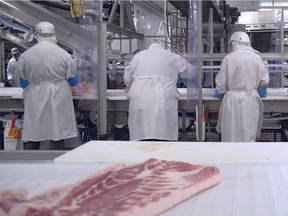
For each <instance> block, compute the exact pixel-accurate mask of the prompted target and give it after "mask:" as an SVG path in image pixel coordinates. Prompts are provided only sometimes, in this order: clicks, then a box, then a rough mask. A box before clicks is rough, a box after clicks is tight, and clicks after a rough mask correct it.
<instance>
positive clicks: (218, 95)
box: [213, 89, 225, 99]
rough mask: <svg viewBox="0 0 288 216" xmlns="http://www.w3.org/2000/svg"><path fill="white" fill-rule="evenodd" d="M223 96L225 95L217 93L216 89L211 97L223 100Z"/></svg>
mask: <svg viewBox="0 0 288 216" xmlns="http://www.w3.org/2000/svg"><path fill="white" fill-rule="evenodd" d="M224 94H225V93H219V92H218V91H217V89H216V90H215V93H214V95H213V97H217V98H219V99H223V97H224Z"/></svg>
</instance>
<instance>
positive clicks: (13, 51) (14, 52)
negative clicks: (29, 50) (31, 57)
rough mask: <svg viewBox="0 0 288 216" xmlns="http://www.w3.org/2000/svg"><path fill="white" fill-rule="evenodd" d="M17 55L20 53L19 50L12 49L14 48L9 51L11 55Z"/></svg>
mask: <svg viewBox="0 0 288 216" xmlns="http://www.w3.org/2000/svg"><path fill="white" fill-rule="evenodd" d="M17 53H20V51H19V49H18V48H17V47H14V48H12V49H11V54H12V55H15V54H17Z"/></svg>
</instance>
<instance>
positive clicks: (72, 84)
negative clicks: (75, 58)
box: [68, 74, 80, 87]
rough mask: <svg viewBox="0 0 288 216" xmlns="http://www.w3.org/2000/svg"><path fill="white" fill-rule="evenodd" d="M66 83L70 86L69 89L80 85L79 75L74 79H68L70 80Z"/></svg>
mask: <svg viewBox="0 0 288 216" xmlns="http://www.w3.org/2000/svg"><path fill="white" fill-rule="evenodd" d="M68 82H69V84H70V86H71V87H73V86H76V85H78V84H79V83H80V76H79V74H77V75H76V76H74V77H70V78H69V79H68Z"/></svg>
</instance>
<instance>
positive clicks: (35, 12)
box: [0, 0, 93, 50]
mask: <svg viewBox="0 0 288 216" xmlns="http://www.w3.org/2000/svg"><path fill="white" fill-rule="evenodd" d="M0 13H2V14H4V15H6V16H8V17H11V18H12V19H14V20H15V21H17V22H18V23H20V24H22V25H23V26H26V27H27V28H34V26H35V25H36V24H37V23H39V22H41V21H48V22H51V23H53V25H54V26H55V29H56V35H57V40H58V42H59V43H61V44H63V45H65V46H67V47H69V48H71V49H74V50H78V43H79V41H80V40H83V39H81V37H79V31H80V29H79V28H80V26H79V25H78V24H75V23H73V22H71V21H69V20H67V19H65V18H63V17H62V16H60V15H57V14H55V13H53V12H51V11H49V10H47V9H45V8H43V7H41V6H40V5H37V4H35V3H33V2H31V1H2V0H1V1H0ZM81 31H82V32H83V31H86V30H85V29H84V28H83V29H81ZM89 35H90V37H91V38H92V37H93V35H91V34H87V36H89ZM85 40H86V42H89V38H88V40H87V38H85ZM91 41H92V40H91ZM23 43H24V41H23ZM22 46H23V44H22Z"/></svg>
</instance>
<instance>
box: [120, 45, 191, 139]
mask: <svg viewBox="0 0 288 216" xmlns="http://www.w3.org/2000/svg"><path fill="white" fill-rule="evenodd" d="M186 70H187V61H186V60H185V59H184V58H182V57H181V56H179V55H176V54H174V53H172V52H170V51H168V50H165V49H164V48H163V47H161V46H160V45H159V44H156V43H154V44H152V45H150V47H149V48H148V49H147V50H144V51H142V52H140V53H138V54H137V55H135V56H134V58H133V59H132V61H131V62H130V65H129V66H128V67H126V68H125V73H124V76H123V79H124V82H125V84H126V86H128V88H130V89H129V92H128V100H129V118H128V126H129V132H130V140H142V139H161V140H177V139H178V99H179V92H178V90H177V86H176V82H177V78H178V75H179V74H180V73H182V72H185V71H186Z"/></svg>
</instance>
